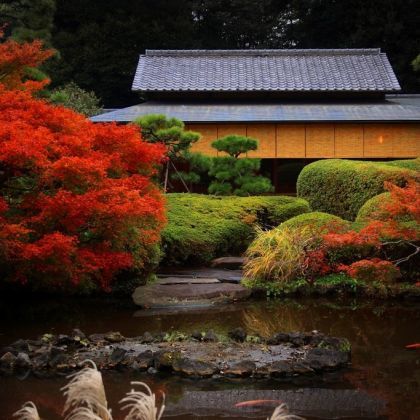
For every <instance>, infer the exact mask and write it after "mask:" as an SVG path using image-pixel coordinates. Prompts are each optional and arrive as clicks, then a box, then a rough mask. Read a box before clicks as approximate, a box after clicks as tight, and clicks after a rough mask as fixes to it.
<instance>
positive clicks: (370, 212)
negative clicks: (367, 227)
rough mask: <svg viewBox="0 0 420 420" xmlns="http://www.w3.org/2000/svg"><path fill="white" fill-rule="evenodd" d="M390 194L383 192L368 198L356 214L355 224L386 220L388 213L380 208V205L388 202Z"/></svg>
mask: <svg viewBox="0 0 420 420" xmlns="http://www.w3.org/2000/svg"><path fill="white" fill-rule="evenodd" d="M390 198H391V194H390V193H389V192H384V193H382V194H379V195H375V197H372V198H369V200H368V201H366V203H365V204H363V206H362V207H360V210H359V212H358V213H357V217H356V223H358V222H367V221H369V220H387V219H388V218H389V214H388V212H386V211H385V210H384V209H382V208H381V206H382V205H384V204H386V203H387V202H388V201H390Z"/></svg>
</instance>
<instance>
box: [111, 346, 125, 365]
mask: <svg viewBox="0 0 420 420" xmlns="http://www.w3.org/2000/svg"><path fill="white" fill-rule="evenodd" d="M126 355H127V350H125V349H122V348H120V347H116V348H115V349H114V350H113V351H112V353H111V354H110V355H109V362H110V363H111V364H112V365H117V364H119V363H122V362H123V361H124V359H125V357H126Z"/></svg>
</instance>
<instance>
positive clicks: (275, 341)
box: [267, 333, 289, 346]
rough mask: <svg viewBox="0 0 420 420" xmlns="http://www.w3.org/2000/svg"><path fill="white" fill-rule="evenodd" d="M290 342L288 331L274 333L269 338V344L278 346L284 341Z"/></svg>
mask: <svg viewBox="0 0 420 420" xmlns="http://www.w3.org/2000/svg"><path fill="white" fill-rule="evenodd" d="M288 342H289V334H286V333H277V334H274V335H273V336H272V337H270V338H269V339H268V340H267V344H270V345H271V346H277V345H279V344H282V343H288Z"/></svg>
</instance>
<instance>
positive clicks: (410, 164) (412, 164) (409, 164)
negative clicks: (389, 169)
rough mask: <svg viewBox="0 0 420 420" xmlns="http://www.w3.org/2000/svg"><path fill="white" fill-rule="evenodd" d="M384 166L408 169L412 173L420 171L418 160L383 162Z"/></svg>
mask: <svg viewBox="0 0 420 420" xmlns="http://www.w3.org/2000/svg"><path fill="white" fill-rule="evenodd" d="M384 163H385V165H388V166H394V167H397V168H403V169H410V170H412V171H420V158H417V159H405V160H392V161H391V162H384Z"/></svg>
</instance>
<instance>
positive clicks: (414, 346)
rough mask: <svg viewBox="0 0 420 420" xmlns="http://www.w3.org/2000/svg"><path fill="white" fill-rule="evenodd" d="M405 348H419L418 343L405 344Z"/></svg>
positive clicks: (419, 344)
mask: <svg viewBox="0 0 420 420" xmlns="http://www.w3.org/2000/svg"><path fill="white" fill-rule="evenodd" d="M405 348H406V349H409V350H416V349H420V343H414V344H408V345H406V346H405Z"/></svg>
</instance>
